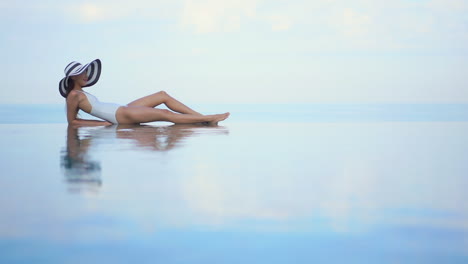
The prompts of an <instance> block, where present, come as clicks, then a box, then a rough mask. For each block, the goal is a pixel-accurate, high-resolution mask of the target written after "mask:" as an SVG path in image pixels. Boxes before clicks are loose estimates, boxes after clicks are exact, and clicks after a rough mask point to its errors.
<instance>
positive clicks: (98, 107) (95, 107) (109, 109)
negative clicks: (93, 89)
mask: <svg viewBox="0 0 468 264" xmlns="http://www.w3.org/2000/svg"><path fill="white" fill-rule="evenodd" d="M83 93H84V94H85V95H86V97H87V98H88V101H89V103H90V104H91V113H90V114H91V115H93V116H95V117H98V118H101V119H104V120H106V121H109V122H111V123H112V124H118V123H119V122H117V116H116V113H117V109H119V107H121V105H119V104H115V103H104V102H100V101H99V100H98V99H97V98H96V97H95V96H94V95H92V94H89V93H87V92H83Z"/></svg>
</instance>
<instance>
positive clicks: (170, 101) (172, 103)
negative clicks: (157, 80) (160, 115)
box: [128, 91, 201, 115]
mask: <svg viewBox="0 0 468 264" xmlns="http://www.w3.org/2000/svg"><path fill="white" fill-rule="evenodd" d="M160 104H165V105H166V106H167V107H168V108H169V109H171V110H172V111H174V112H177V113H181V114H193V115H201V114H200V113H198V112H197V111H195V110H193V109H191V108H190V107H188V106H186V105H184V104H183V103H181V102H179V101H178V100H176V99H175V98H174V97H172V96H170V95H169V94H167V93H166V92H165V91H160V92H157V93H154V94H151V95H148V96H145V97H142V98H140V99H137V100H135V101H133V102H131V103H129V104H128V106H146V107H156V106H158V105H160Z"/></svg>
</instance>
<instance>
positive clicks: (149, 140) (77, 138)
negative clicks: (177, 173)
mask: <svg viewBox="0 0 468 264" xmlns="http://www.w3.org/2000/svg"><path fill="white" fill-rule="evenodd" d="M198 129H206V130H198ZM198 132H201V133H205V134H206V133H216V134H227V133H228V131H227V130H226V129H225V128H224V127H221V126H216V127H207V126H203V125H202V124H190V125H180V124H179V125H172V126H157V127H155V126H150V125H117V126H108V127H79V128H77V127H72V126H68V128H67V146H66V148H65V150H64V151H62V155H61V156H62V158H61V168H62V171H63V174H64V176H65V179H66V182H67V183H68V186H69V191H71V192H82V191H85V192H97V191H99V188H100V186H101V184H102V180H101V165H100V161H99V160H96V159H95V158H94V159H93V157H92V155H91V154H90V149H91V148H93V147H96V146H97V145H98V144H104V143H105V142H107V143H109V142H112V144H114V143H115V141H112V139H119V141H117V143H116V144H119V143H122V140H123V141H124V142H126V143H127V142H131V145H132V147H137V148H141V149H145V150H150V151H158V152H159V151H169V150H171V149H173V148H176V147H179V146H182V144H183V142H184V140H185V139H186V138H188V137H190V136H193V135H195V134H197V133H198Z"/></svg>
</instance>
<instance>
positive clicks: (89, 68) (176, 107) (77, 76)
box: [59, 59, 229, 126]
mask: <svg viewBox="0 0 468 264" xmlns="http://www.w3.org/2000/svg"><path fill="white" fill-rule="evenodd" d="M100 75H101V61H100V60H99V59H96V60H94V61H92V62H90V63H88V64H85V65H84V66H83V65H81V64H80V63H78V62H75V61H74V62H71V63H70V64H68V65H67V67H65V77H64V78H63V79H62V80H61V81H60V83H59V91H60V94H61V95H62V96H63V97H65V98H66V100H67V120H68V123H69V124H71V125H74V126H76V125H78V126H80V125H112V124H139V123H146V122H154V121H168V122H173V123H176V124H188V123H202V122H206V123H208V124H210V125H216V124H218V122H219V121H222V120H225V119H226V118H228V117H229V113H224V114H217V115H202V114H200V113H198V112H196V111H194V110H192V109H191V108H189V107H187V106H186V105H184V104H183V103H181V102H179V101H177V100H176V99H174V98H173V97H171V96H170V95H168V94H167V93H166V92H164V91H160V92H157V93H154V94H152V95H148V96H145V97H143V98H140V99H137V100H135V101H133V102H131V103H129V104H127V105H118V104H114V103H103V102H100V101H99V100H98V99H97V98H96V97H95V96H93V95H91V94H90V93H87V92H85V91H83V88H84V87H89V86H92V85H94V84H96V82H97V81H98V80H99V77H100ZM160 104H165V105H166V106H167V107H168V108H169V109H171V110H172V111H169V110H165V109H156V108H154V107H156V106H158V105H160ZM80 109H81V110H83V111H85V112H86V113H89V114H91V115H93V116H95V117H98V118H101V119H104V120H105V121H99V120H85V119H79V118H77V114H78V110H80Z"/></svg>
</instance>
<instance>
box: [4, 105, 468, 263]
mask: <svg viewBox="0 0 468 264" xmlns="http://www.w3.org/2000/svg"><path fill="white" fill-rule="evenodd" d="M197 109H200V110H201V111H202V112H217V111H218V110H220V109H221V110H220V111H231V112H232V117H231V118H229V119H228V120H226V121H225V122H222V123H220V126H218V127H205V126H199V125H181V126H173V125H170V124H168V123H151V124H149V125H138V126H110V127H82V128H70V127H68V126H67V124H66V121H65V113H64V111H65V109H64V107H63V106H61V105H60V106H59V105H30V106H21V105H8V106H5V105H3V106H0V147H1V149H0V168H1V171H2V172H1V174H0V186H1V187H2V191H1V192H0V263H129V262H135V263H468V206H467V203H466V201H467V200H468V193H467V192H466V186H468V178H467V177H466V172H467V171H468V137H467V136H466V135H468V111H467V106H466V105H393V104H387V105H379V104H376V105H323V104H319V105H262V106H259V105H229V106H219V105H209V106H200V107H198V108H197ZM83 117H86V116H85V114H83Z"/></svg>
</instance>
